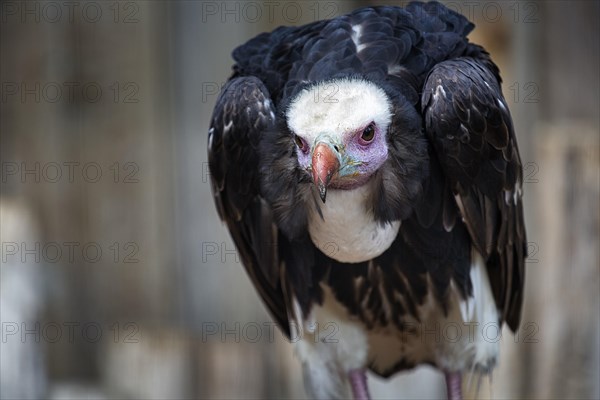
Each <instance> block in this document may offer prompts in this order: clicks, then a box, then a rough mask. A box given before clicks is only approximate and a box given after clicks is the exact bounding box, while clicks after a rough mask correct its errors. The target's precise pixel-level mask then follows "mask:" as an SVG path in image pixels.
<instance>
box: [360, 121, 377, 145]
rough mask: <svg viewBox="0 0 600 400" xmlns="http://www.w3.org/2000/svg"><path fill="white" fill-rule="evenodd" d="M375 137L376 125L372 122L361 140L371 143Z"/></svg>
mask: <svg viewBox="0 0 600 400" xmlns="http://www.w3.org/2000/svg"><path fill="white" fill-rule="evenodd" d="M373 137H375V124H373V123H372V122H371V123H370V124H369V125H368V126H367V127H366V128H365V129H364V130H363V132H362V135H360V138H361V139H362V140H364V141H365V142H370V141H371V140H373Z"/></svg>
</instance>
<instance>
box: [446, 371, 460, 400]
mask: <svg viewBox="0 0 600 400" xmlns="http://www.w3.org/2000/svg"><path fill="white" fill-rule="evenodd" d="M445 375H446V389H447V391H448V400H462V378H461V376H460V372H446V373H445Z"/></svg>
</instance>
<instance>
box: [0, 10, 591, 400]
mask: <svg viewBox="0 0 600 400" xmlns="http://www.w3.org/2000/svg"><path fill="white" fill-rule="evenodd" d="M276 3H277V5H274V3H272V2H271V3H269V2H267V3H263V2H251V3H245V2H207V1H204V2H200V1H197V2H193V1H189V2H188V1H177V2H173V3H168V2H163V1H140V2H119V3H117V2H73V3H69V4H73V5H72V7H73V8H72V9H70V8H69V7H71V6H67V5H65V4H63V3H62V2H50V3H43V2H35V1H31V2H4V3H1V4H0V7H1V8H0V12H1V13H0V56H1V60H0V78H1V83H2V87H1V89H2V93H1V96H2V97H1V99H0V107H1V108H0V129H1V136H0V140H1V142H0V157H1V165H2V180H1V193H0V201H1V205H0V210H1V213H0V216H1V220H0V227H1V238H0V239H1V240H0V241H1V244H2V264H1V275H0V279H1V280H0V299H1V307H0V320H1V322H2V341H1V342H0V367H1V369H0V397H1V398H3V399H4V398H6V399H12V398H48V397H52V398H74V399H75V398H82V397H88V398H106V399H110V398H132V399H133V398H136V399H137V398H160V399H166V398H223V399H225V398H262V397H270V398H304V397H305V396H306V395H305V393H304V390H303V383H302V373H301V369H300V366H299V365H298V362H297V360H296V359H295V358H294V356H293V351H292V346H290V345H289V344H288V343H287V342H285V341H284V340H283V337H282V335H281V334H280V333H279V331H277V329H276V328H274V327H273V325H272V322H271V319H270V318H269V316H268V315H267V313H266V311H265V310H264V308H263V306H262V305H261V304H260V302H259V300H258V296H257V295H256V293H255V292H254V290H253V288H252V287H251V285H250V283H249V281H248V279H247V277H246V275H245V273H244V272H243V270H242V267H241V265H240V264H239V261H238V260H237V259H236V255H235V252H234V251H233V249H234V247H233V244H232V242H231V240H230V238H229V236H228V234H227V232H226V230H225V228H224V227H223V226H222V225H221V224H220V222H219V221H218V218H217V215H216V212H215V209H214V206H213V201H212V196H211V193H210V187H209V184H208V169H207V165H206V160H207V158H206V141H207V129H208V119H209V117H210V114H211V112H212V107H213V105H214V102H215V100H216V97H217V94H218V88H219V87H220V86H221V85H222V84H223V83H224V82H225V81H226V79H227V77H228V76H229V74H230V66H231V62H232V60H231V57H230V53H231V50H232V49H233V48H234V47H235V46H236V45H238V44H240V43H243V42H244V41H245V40H247V39H248V38H250V37H252V36H254V35H256V34H258V33H260V32H262V31H266V30H271V29H273V28H274V27H275V26H277V25H280V24H291V23H293V24H301V23H306V22H310V21H312V20H314V19H319V18H325V17H330V16H333V15H334V14H341V13H345V12H347V11H350V10H352V9H354V8H357V7H358V6H360V5H364V4H383V2H350V1H345V2H312V1H307V2H276ZM446 3H447V5H448V6H450V7H451V8H453V9H455V10H459V11H461V12H463V13H464V14H465V15H467V16H468V17H470V18H471V19H472V20H474V22H475V23H476V25H477V28H476V30H475V31H474V32H473V34H472V35H471V38H472V41H475V42H478V43H481V44H483V45H484V46H485V47H486V48H488V50H490V52H491V53H492V57H493V58H494V59H495V60H496V61H497V63H498V64H499V66H500V69H501V71H502V75H503V78H504V86H503V89H504V93H505V97H506V99H507V101H508V103H509V106H510V109H511V112H512V114H513V117H514V119H515V127H516V130H517V135H518V139H519V144H520V149H521V156H522V159H523V162H524V165H525V178H526V183H525V187H524V192H525V201H526V210H525V211H526V222H527V229H528V239H529V241H530V242H531V243H530V252H531V257H530V260H529V262H528V263H527V281H526V285H527V293H526V296H525V308H524V314H523V323H522V328H521V330H520V331H519V332H518V335H517V336H513V335H512V333H510V332H509V331H508V330H506V329H505V331H504V332H503V335H502V339H501V340H502V349H503V353H502V356H501V360H500V366H499V368H498V369H497V370H496V371H495V372H494V375H493V382H492V384H491V386H490V385H488V384H487V383H485V382H484V385H483V386H482V388H481V389H480V390H479V395H480V396H481V397H488V396H489V395H490V393H491V395H492V397H494V398H536V399H547V398H556V399H559V398H578V399H579V398H590V399H591V398H599V397H600V385H599V383H598V375H599V371H600V365H599V355H600V317H599V312H598V311H599V310H598V308H599V304H600V287H599V279H600V264H599V257H600V256H599V246H598V242H599V222H600V221H599V212H598V209H599V207H598V205H599V200H600V185H599V179H600V178H599V167H600V164H599V143H598V135H599V133H600V127H599V114H598V110H599V103H600V102H599V95H600V88H599V75H600V74H599V72H600V70H599V68H600V63H599V37H600V29H599V27H598V24H599V18H598V17H599V16H600V10H599V3H598V2H592V1H572V2H567V1H550V2H516V1H515V2H510V1H507V2H472V1H467V2H446ZM248 4H250V5H248ZM268 4H271V5H270V6H269V5H268ZM386 4H390V3H389V2H387V3H386ZM391 4H398V5H403V4H405V2H397V3H394V2H392V3H391ZM24 7H25V8H24ZM53 7H54V8H53ZM253 7H254V8H253ZM269 7H271V8H269ZM56 10H58V12H59V13H60V18H59V17H58V15H59V14H57V13H56V12H57V11H56ZM255 10H258V12H259V13H258V14H257V13H256V12H255ZM269 10H271V12H269ZM284 10H285V11H284ZM71 11H72V12H71ZM298 11H299V12H298ZM271 17H272V18H271ZM28 171H30V172H28ZM99 173H100V174H101V175H98V174H99ZM59 175H60V176H59ZM98 251H100V252H101V253H98ZM371 383H372V385H373V394H374V396H375V397H377V398H398V397H406V398H419V399H421V398H436V397H439V396H441V395H443V384H442V381H441V375H440V374H439V373H437V372H435V371H433V370H432V369H431V368H427V367H424V368H421V369H419V371H418V372H407V373H404V374H401V375H399V376H398V377H395V378H394V379H392V380H388V381H384V380H382V379H379V378H376V377H371Z"/></svg>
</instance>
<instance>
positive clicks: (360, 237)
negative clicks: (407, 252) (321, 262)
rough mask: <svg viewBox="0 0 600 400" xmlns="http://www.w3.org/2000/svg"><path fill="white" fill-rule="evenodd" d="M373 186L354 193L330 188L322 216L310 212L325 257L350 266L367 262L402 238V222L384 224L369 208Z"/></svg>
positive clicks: (312, 233)
mask: <svg viewBox="0 0 600 400" xmlns="http://www.w3.org/2000/svg"><path fill="white" fill-rule="evenodd" d="M369 189H370V188H369V185H368V184H367V185H363V186H360V187H358V188H356V189H352V190H336V189H330V190H329V191H328V192H327V202H326V203H325V204H323V203H321V202H320V201H319V203H320V206H321V213H322V215H323V218H321V216H320V215H319V213H318V212H317V211H316V210H315V209H312V210H311V211H310V213H309V220H308V231H309V233H310V237H311V239H312V241H313V243H314V244H315V246H317V248H319V249H320V250H321V251H322V252H323V253H324V254H325V255H327V256H329V257H331V258H333V259H335V260H337V261H340V262H348V263H357V262H362V261H367V260H370V259H372V258H373V257H377V256H379V255H381V253H383V252H384V251H386V250H387V249H388V248H389V247H390V245H391V244H392V242H393V241H394V240H395V239H396V236H397V235H398V230H399V229H400V221H394V222H391V223H387V224H383V225H382V224H380V223H379V222H377V221H375V220H374V219H373V213H372V212H371V210H368V209H367V206H366V201H367V198H368V195H369Z"/></svg>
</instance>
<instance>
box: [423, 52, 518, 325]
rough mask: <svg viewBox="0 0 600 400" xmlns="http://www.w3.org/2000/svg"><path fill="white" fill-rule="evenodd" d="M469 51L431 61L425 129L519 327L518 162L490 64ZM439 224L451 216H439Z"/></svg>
mask: <svg viewBox="0 0 600 400" xmlns="http://www.w3.org/2000/svg"><path fill="white" fill-rule="evenodd" d="M471 46H472V47H471V49H472V50H473V54H471V55H472V57H463V58H457V59H453V60H448V61H444V62H441V63H439V64H437V65H436V66H435V67H434V68H433V70H432V71H431V72H430V73H429V75H428V77H427V80H426V82H425V85H424V89H423V94H422V99H421V100H422V101H421V104H422V108H423V112H424V116H425V125H426V126H425V129H426V134H427V136H428V138H429V140H430V141H431V142H432V143H433V146H434V149H435V152H436V154H437V157H438V159H439V161H440V165H441V167H442V169H443V171H444V174H445V176H446V179H447V180H448V182H449V184H450V187H451V189H452V191H453V193H454V198H455V200H456V203H457V205H458V208H459V210H460V213H461V214H462V218H463V220H464V223H465V225H466V227H467V229H468V231H469V234H470V237H471V240H472V242H473V244H474V246H475V247H476V248H477V250H478V251H479V252H480V253H481V255H482V256H483V257H484V259H485V260H486V262H487V267H488V274H489V276H490V281H491V282H490V283H491V285H492V290H493V292H494V297H495V300H496V305H497V307H498V309H499V310H500V312H501V316H502V319H503V320H505V321H507V323H508V325H509V326H510V327H511V329H513V330H514V329H516V328H517V327H518V323H519V318H520V309H521V299H522V293H521V292H522V290H523V284H524V279H525V271H524V262H525V261H524V259H525V257H526V249H527V242H526V238H525V230H524V228H523V226H524V223H523V210H522V207H523V205H522V201H521V188H522V164H521V159H520V157H519V152H518V148H517V142H516V137H515V133H514V130H513V125H512V120H511V117H510V113H509V111H508V107H507V105H506V102H505V100H504V98H503V96H502V92H501V90H500V79H499V77H498V74H497V68H496V66H495V65H494V64H493V63H492V62H491V60H490V59H489V56H488V55H487V53H485V52H484V51H483V50H482V49H481V48H479V47H477V46H473V45H471ZM444 226H446V227H452V226H454V222H453V221H451V220H450V218H448V216H445V218H444Z"/></svg>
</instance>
